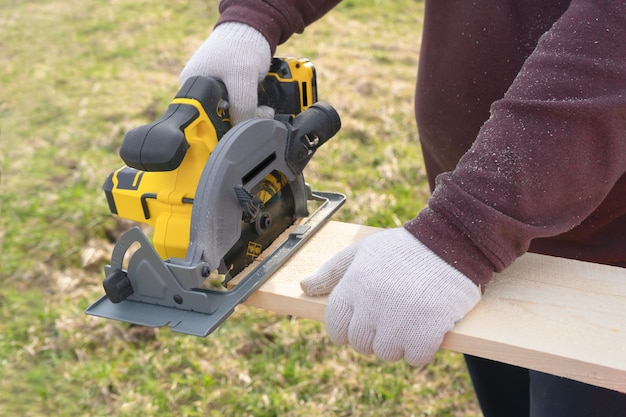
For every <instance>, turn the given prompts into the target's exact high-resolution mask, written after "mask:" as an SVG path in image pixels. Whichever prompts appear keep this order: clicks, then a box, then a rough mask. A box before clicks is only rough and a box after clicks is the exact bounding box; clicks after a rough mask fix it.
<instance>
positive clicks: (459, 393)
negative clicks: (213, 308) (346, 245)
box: [0, 0, 480, 416]
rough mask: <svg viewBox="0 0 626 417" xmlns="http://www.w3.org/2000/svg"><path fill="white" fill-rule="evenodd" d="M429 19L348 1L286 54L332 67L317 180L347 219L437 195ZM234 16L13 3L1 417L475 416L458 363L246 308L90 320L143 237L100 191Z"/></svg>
mask: <svg viewBox="0 0 626 417" xmlns="http://www.w3.org/2000/svg"><path fill="white" fill-rule="evenodd" d="M422 9H423V3H422V2H421V1H415V0H386V1H383V0H346V1H344V2H343V3H342V5H340V6H339V7H338V8H337V9H336V10H334V11H333V12H331V13H330V14H329V15H328V16H326V17H325V18H323V19H322V20H321V21H320V22H317V23H316V24H315V25H313V26H311V27H310V28H309V29H307V31H305V33H304V34H301V35H296V36H295V37H294V38H292V39H291V40H290V41H289V42H288V43H287V44H285V45H282V46H280V47H279V49H278V52H277V54H278V55H284V56H287V55H292V56H299V57H307V58H309V59H311V61H312V62H313V63H314V64H315V66H316V68H317V74H318V89H319V96H320V98H321V99H323V100H325V101H328V102H330V103H331V104H333V105H334V106H335V107H336V108H337V110H338V111H339V113H340V114H341V116H342V121H343V128H342V130H341V132H340V133H339V135H338V136H337V137H336V138H334V139H333V140H332V141H330V142H329V143H328V144H327V145H325V146H324V147H323V148H322V149H320V150H319V151H318V153H317V154H316V157H315V158H314V160H313V161H312V162H311V163H310V164H309V166H308V167H307V170H306V171H305V175H306V178H307V181H308V182H309V183H311V184H312V186H313V187H314V188H316V189H326V190H332V191H339V192H343V193H345V194H347V195H348V202H347V203H346V206H345V207H344V208H343V209H342V211H341V212H340V213H339V214H338V215H337V216H336V217H335V219H337V220H342V221H349V222H354V223H359V224H368V225H374V226H380V227H394V226H399V225H401V224H402V223H403V222H405V221H406V220H408V219H410V218H412V217H413V216H414V215H415V213H417V212H418V211H419V210H420V209H421V208H422V207H424V205H425V204H426V200H427V198H428V186H427V183H426V177H425V171H424V168H423V164H422V160H421V155H420V150H419V144H418V142H417V133H416V128H415V125H414V121H413V107H412V103H413V88H414V82H415V76H416V66H417V57H418V51H419V44H420V42H419V40H420V31H421V23H422V21H421V15H422ZM216 10H217V1H199V0H191V1H177V0H170V1H163V0H115V1H107V2H104V1H93V0H64V1H59V0H47V1H41V0H39V1H36V0H19V1H18V0H0V92H1V94H0V169H1V171H0V172H1V177H0V210H1V216H0V239H1V246H2V247H1V252H0V415H3V416H112V415H114V416H199V415H202V416H313V415H324V416H383V415H384V416H474V415H480V413H479V411H478V407H477V405H476V401H475V398H474V394H473V392H472V389H471V384H470V382H469V378H468V376H467V374H466V371H465V368H464V365H463V361H462V358H461V356H460V355H458V354H454V353H450V352H440V353H439V354H438V355H437V357H436V358H435V360H434V361H433V362H432V363H431V364H429V365H428V366H426V367H425V368H422V369H416V368H412V367H410V366H407V365H406V364H404V363H403V362H399V363H393V364H388V363H384V362H381V361H379V360H377V359H376V358H374V357H367V356H363V355H359V354H356V353H354V352H353V351H351V350H350V349H349V348H347V347H337V346H334V345H332V344H330V342H329V341H328V339H327V338H326V336H325V334H324V329H323V325H322V324H320V323H316V322H312V321H309V320H304V319H298V318H293V317H283V316H278V315H275V314H271V313H268V312H265V311H262V310H257V309H253V308H250V307H245V306H242V307H241V308H238V310H237V311H236V312H235V314H234V315H233V316H232V317H231V318H230V319H229V320H228V321H227V322H226V323H225V324H224V325H222V326H221V328H220V329H219V330H218V331H217V332H216V333H214V334H212V335H211V336H209V337H207V338H205V339H200V338H195V337H190V336H182V335H179V334H174V333H172V332H171V331H169V330H154V329H146V328H142V327H129V326H128V325H125V324H121V323H117V322H111V321H106V320H102V319H97V318H93V317H89V316H86V315H85V314H84V313H83V310H84V309H85V308H86V307H87V306H88V305H89V304H90V303H91V302H93V301H95V300H96V299H97V298H98V297H100V296H101V295H102V289H101V285H100V283H101V280H102V279H103V272H102V266H103V264H104V263H106V262H107V261H108V256H109V255H110V250H111V248H112V244H113V242H114V241H115V239H116V237H117V236H118V235H119V233H120V231H122V230H124V229H126V228H128V226H129V225H128V223H125V222H123V221H120V220H119V219H116V218H114V217H113V216H111V215H110V214H109V212H108V208H107V204H106V200H105V198H104V195H103V193H102V191H101V186H102V183H103V181H104V179H105V178H106V176H107V175H108V173H109V172H110V171H112V170H113V169H115V168H116V167H117V166H118V165H119V164H120V159H119V156H118V154H117V152H118V149H119V146H120V144H121V141H122V138H123V135H124V132H126V131H128V130H129V129H130V128H132V127H135V126H137V125H140V124H143V123H147V122H150V121H153V120H154V119H155V118H156V117H158V116H159V115H160V114H161V113H162V112H163V111H164V110H165V108H166V106H167V104H168V102H169V101H170V100H171V98H172V97H173V96H174V94H175V93H176V92H177V91H178V86H179V85H178V72H179V71H180V69H181V68H182V67H183V65H184V64H185V62H186V60H187V59H188V58H189V56H191V54H192V53H193V51H194V50H195V48H197V47H198V46H199V44H200V43H201V42H202V41H203V40H204V38H205V37H206V36H207V35H208V33H209V32H210V30H211V27H212V23H213V22H214V21H215V20H216V18H217V13H216Z"/></svg>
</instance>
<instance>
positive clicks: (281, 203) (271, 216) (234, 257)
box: [220, 183, 306, 285]
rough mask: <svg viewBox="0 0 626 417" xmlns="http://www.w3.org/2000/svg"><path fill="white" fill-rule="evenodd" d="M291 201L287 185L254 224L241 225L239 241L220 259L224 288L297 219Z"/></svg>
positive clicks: (292, 200) (292, 194)
mask: <svg viewBox="0 0 626 417" xmlns="http://www.w3.org/2000/svg"><path fill="white" fill-rule="evenodd" d="M303 197H304V196H303ZM295 198H296V197H295V196H294V192H293V189H292V187H291V183H288V184H286V185H285V186H283V187H282V189H281V190H280V191H279V192H278V193H276V194H275V195H274V196H273V197H272V198H271V199H270V200H269V201H268V202H267V203H266V204H265V207H264V208H263V210H262V212H261V213H260V214H259V215H258V218H257V219H256V220H255V221H254V222H251V223H249V222H246V221H242V224H241V236H240V237H239V240H237V242H236V243H235V244H234V245H233V246H232V248H231V249H230V250H229V251H228V253H227V254H226V255H225V256H224V264H223V267H222V268H224V269H225V270H223V271H220V272H221V273H223V274H225V275H226V278H225V281H224V285H225V284H227V283H228V281H230V280H231V279H232V278H234V277H235V276H236V275H237V274H238V273H239V272H241V271H242V270H243V269H244V268H245V267H247V266H248V265H250V264H251V263H252V262H254V260H255V259H256V258H257V257H258V256H259V255H260V254H261V253H262V252H263V251H264V250H265V249H267V247H269V246H270V245H271V244H272V243H273V242H274V241H275V240H276V238H277V237H278V236H280V234H281V233H283V232H284V231H285V230H287V228H289V227H290V226H291V225H293V223H294V222H295V221H296V218H297V215H296V204H295ZM304 198H306V197H304Z"/></svg>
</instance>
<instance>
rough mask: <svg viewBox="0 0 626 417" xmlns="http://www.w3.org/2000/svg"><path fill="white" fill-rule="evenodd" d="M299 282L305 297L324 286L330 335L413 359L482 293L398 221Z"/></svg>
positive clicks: (434, 345) (430, 349)
mask: <svg viewBox="0 0 626 417" xmlns="http://www.w3.org/2000/svg"><path fill="white" fill-rule="evenodd" d="M300 285H301V287H302V289H303V291H304V293H305V294H307V295H310V296H319V295H326V294H329V293H330V297H329V299H328V304H327V307H326V331H327V333H328V336H329V338H330V340H331V341H332V342H334V343H337V344H346V343H349V344H350V346H352V348H353V349H354V350H356V351H357V352H360V353H363V354H371V353H374V354H376V356H378V357H379V358H380V359H382V360H385V361H397V360H400V359H402V358H404V359H405V360H406V361H407V362H408V363H409V364H411V365H414V366H421V365H424V364H426V363H428V362H429V361H430V360H431V359H432V358H433V356H434V355H435V352H436V351H437V349H438V348H439V346H440V345H441V342H442V340H443V336H444V335H445V334H446V333H447V332H448V331H449V330H451V329H452V328H453V327H454V324H455V323H456V322H457V321H459V320H460V319H462V318H463V317H464V316H465V315H466V314H467V313H468V312H469V311H470V310H471V309H472V308H473V307H474V306H475V305H476V304H477V303H478V301H479V300H480V297H481V293H480V290H479V289H478V287H477V286H476V285H475V284H474V283H473V282H472V281H471V280H470V279H469V278H467V277H466V276H465V275H463V274H462V273H461V272H459V271H457V270H456V269H454V268H453V267H451V266H450V265H448V264H447V263H446V262H445V261H443V260H442V259H441V258H440V257H438V256H437V255H435V254H434V253H433V252H432V251H431V250H430V249H429V248H427V247H426V246H424V245H423V244H422V243H421V242H420V241H419V240H417V239H416V238H415V237H414V236H413V235H412V234H410V233H409V232H408V231H407V230H406V229H404V228H397V229H389V230H386V231H383V232H379V233H376V234H374V235H372V236H369V237H367V238H365V239H363V240H362V241H360V242H357V243H356V244H354V245H352V246H350V247H349V248H347V249H345V250H343V251H342V252H340V253H339V254H337V255H336V256H334V257H333V258H332V259H331V260H329V261H328V262H326V263H325V264H324V265H323V266H322V267H321V268H320V269H319V270H318V271H317V272H316V273H315V274H313V275H312V276H310V277H308V278H306V279H304V280H303V281H302V282H301V283H300ZM331 291H332V292H331Z"/></svg>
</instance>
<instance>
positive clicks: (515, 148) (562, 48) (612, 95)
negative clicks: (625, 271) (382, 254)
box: [405, 0, 626, 284]
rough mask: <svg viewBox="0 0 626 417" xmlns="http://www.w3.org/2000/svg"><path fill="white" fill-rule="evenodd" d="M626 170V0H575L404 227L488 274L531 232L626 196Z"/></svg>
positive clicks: (480, 275)
mask: <svg viewBox="0 0 626 417" xmlns="http://www.w3.org/2000/svg"><path fill="white" fill-rule="evenodd" d="M625 172H626V5H625V3H624V2H622V1H616V0H613V1H602V2H597V1H591V0H574V1H572V2H571V4H570V6H569V8H568V9H567V10H566V11H565V12H564V13H563V14H562V15H561V17H560V18H559V19H558V20H557V21H556V23H555V24H554V25H553V26H552V27H551V28H550V29H549V30H548V31H547V32H546V33H545V34H544V35H543V36H542V37H541V38H540V39H539V42H538V45H537V47H536V48H535V49H534V51H533V52H532V53H531V54H530V55H529V56H528V58H527V59H526V61H525V62H524V63H523V66H522V68H521V71H520V72H519V73H518V75H517V76H516V77H515V79H514V80H513V82H512V84H511V86H510V88H509V89H508V91H507V92H506V94H505V95H504V97H503V98H502V99H500V100H497V101H495V102H494V103H493V104H492V106H491V112H490V117H489V119H488V120H487V121H486V123H485V124H484V125H483V126H482V128H481V129H480V131H479V133H478V136H477V138H476V140H475V142H474V144H473V145H472V147H471V148H470V149H469V151H468V152H467V153H465V155H464V156H463V157H462V158H461V159H460V161H459V163H458V164H457V166H456V168H455V169H454V170H453V171H451V172H448V173H443V174H441V175H439V176H438V177H437V180H436V187H435V190H434V192H433V195H432V197H431V199H430V201H429V206H428V208H427V209H425V210H423V211H422V212H421V213H419V214H418V216H417V217H416V218H415V219H413V220H412V221H410V222H409V223H407V224H406V225H405V227H406V228H407V229H408V230H409V231H410V232H412V233H413V234H414V235H415V236H416V237H417V238H419V239H420V240H421V241H422V242H423V243H425V244H426V245H427V246H429V247H430V248H431V249H432V250H433V251H434V252H435V253H437V254H438V255H439V256H441V257H442V258H443V259H444V260H446V261H447V262H449V263H450V264H452V265H453V266H455V267H456V268H457V269H459V270H460V271H461V272H463V273H464V274H466V275H467V276H469V277H470V278H471V279H472V280H473V281H474V282H475V283H477V284H485V283H487V282H488V281H489V279H490V278H491V276H492V273H493V271H500V270H502V269H504V268H505V267H507V266H508V265H510V264H511V263H512V262H513V261H514V260H515V259H516V258H517V257H518V256H520V255H521V254H523V253H524V252H525V251H527V250H528V248H529V245H530V243H531V241H532V240H533V239H536V238H542V237H548V236H555V235H559V234H562V233H566V232H568V231H570V230H572V229H573V228H576V227H577V226H579V225H580V224H581V223H583V222H584V221H585V220H586V219H588V218H589V217H590V216H591V215H592V213H594V212H595V211H596V209H597V208H598V207H599V206H600V205H601V204H602V203H603V202H604V201H605V200H606V199H607V196H609V195H612V196H613V197H612V198H613V199H616V198H617V199H621V202H622V206H623V205H626V196H625V195H616V193H615V190H616V189H617V188H618V187H621V188H620V189H622V190H624V189H625V188H624V185H625V184H626V175H625ZM605 214H606V213H605ZM607 215H610V213H609V214H607ZM622 219H625V218H624V217H623V218H622ZM623 223H624V222H623V221H622V226H623Z"/></svg>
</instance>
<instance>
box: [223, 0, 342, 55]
mask: <svg viewBox="0 0 626 417" xmlns="http://www.w3.org/2000/svg"><path fill="white" fill-rule="evenodd" d="M340 1H341V0H222V1H221V2H220V6H219V10H220V19H219V20H218V22H217V24H218V25H219V24H221V23H224V22H240V23H245V24H247V25H249V26H252V27H253V28H255V29H256V30H258V31H259V32H261V33H262V34H263V36H265V38H266V39H267V40H268V42H269V44H270V49H271V51H272V54H273V53H274V52H275V51H276V46H277V45H280V44H281V43H283V42H285V41H286V40H287V39H288V38H289V37H290V36H291V35H293V34H294V33H302V32H303V31H304V28H305V27H306V26H308V25H310V24H311V23H313V22H314V21H316V20H318V19H319V18H321V17H322V16H323V15H324V14H326V12H328V11H329V10H330V9H332V8H333V7H334V6H335V5H336V4H337V3H339V2H340Z"/></svg>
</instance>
